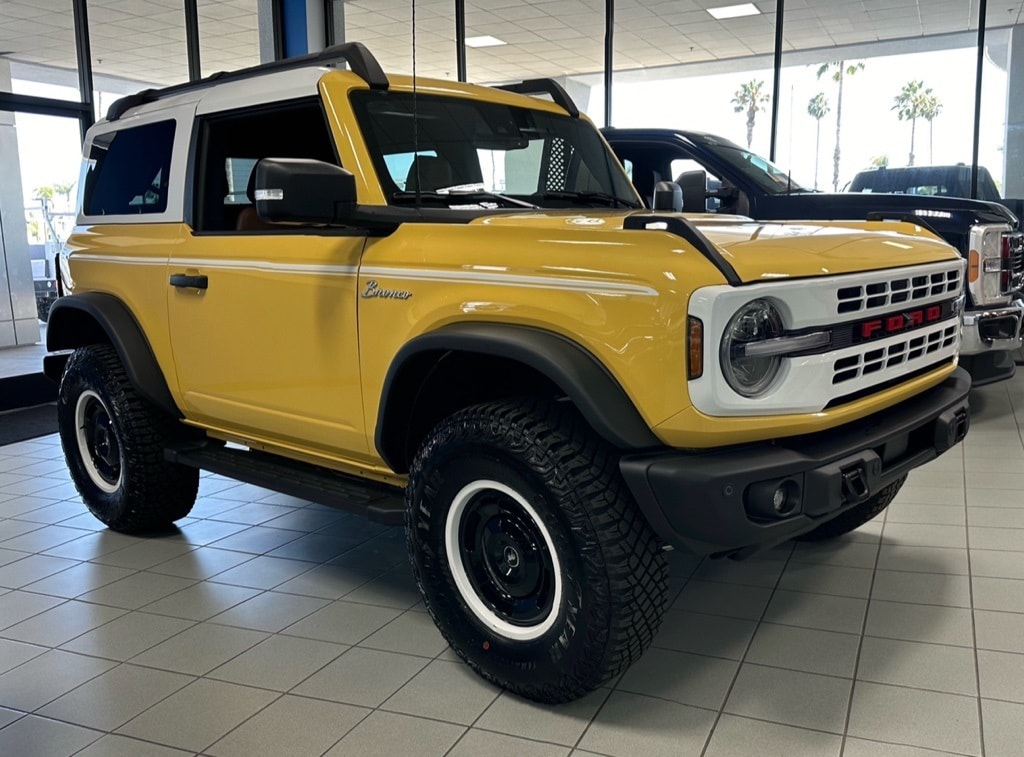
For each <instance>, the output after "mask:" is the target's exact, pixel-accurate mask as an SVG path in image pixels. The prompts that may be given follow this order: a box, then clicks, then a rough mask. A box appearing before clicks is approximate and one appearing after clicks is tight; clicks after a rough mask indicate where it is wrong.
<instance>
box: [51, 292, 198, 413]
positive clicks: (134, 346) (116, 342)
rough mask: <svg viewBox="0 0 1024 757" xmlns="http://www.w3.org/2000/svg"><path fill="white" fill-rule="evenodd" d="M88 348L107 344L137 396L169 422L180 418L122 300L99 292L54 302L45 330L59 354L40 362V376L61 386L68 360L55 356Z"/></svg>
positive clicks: (145, 343)
mask: <svg viewBox="0 0 1024 757" xmlns="http://www.w3.org/2000/svg"><path fill="white" fill-rule="evenodd" d="M90 344H109V345H111V346H112V347H113V348H114V349H115V350H116V351H117V356H118V358H119V359H120V360H121V364H122V365H123V366H124V369H125V373H127V374H128V380H129V381H130V382H131V384H132V386H133V387H135V389H136V391H138V392H139V394H141V395H142V396H143V397H145V398H146V399H147V400H149V401H150V402H152V403H153V404H154V405H156V406H157V407H159V408H161V409H162V410H164V411H165V412H167V413H168V414H170V415H171V416H172V417H174V418H181V417H183V416H182V413H181V411H180V410H179V409H178V406H177V404H175V402H174V398H173V397H172V396H171V392H170V389H168V387H167V382H166V380H165V379H164V375H163V372H162V371H161V370H160V365H159V364H158V363H157V361H156V356H155V355H154V354H153V350H152V348H151V347H150V346H149V341H148V340H147V339H146V336H145V334H144V333H143V331H142V327H141V326H139V323H138V321H137V320H136V319H135V316H133V315H132V313H131V311H130V310H129V309H128V307H127V306H126V305H125V304H124V303H123V302H121V300H119V299H118V298H117V297H114V296H113V295H110V294H104V293H102V292H85V293H83V294H74V295H68V296H65V297H61V298H59V299H58V300H57V301H56V302H54V303H53V307H52V308H51V309H50V320H49V322H48V323H47V328H46V349H47V351H48V352H50V353H55V352H56V353H58V354H49V355H47V356H46V357H45V358H44V359H43V373H45V374H46V377H47V378H49V379H50V380H51V381H53V382H55V383H60V379H61V376H62V375H63V374H64V368H65V366H66V365H67V361H68V358H69V355H68V354H67V353H60V352H59V351H61V350H73V349H77V348H78V347H85V346H87V345H90Z"/></svg>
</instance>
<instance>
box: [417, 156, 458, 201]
mask: <svg viewBox="0 0 1024 757" xmlns="http://www.w3.org/2000/svg"><path fill="white" fill-rule="evenodd" d="M451 185H452V167H451V164H450V163H449V162H448V161H447V160H445V159H444V158H438V157H435V156H433V155H417V156H416V157H415V158H413V160H412V165H411V166H409V175H408V176H406V178H405V191H406V192H415V191H417V190H419V191H421V192H434V191H436V190H438V189H441V188H442V187H450V186H451Z"/></svg>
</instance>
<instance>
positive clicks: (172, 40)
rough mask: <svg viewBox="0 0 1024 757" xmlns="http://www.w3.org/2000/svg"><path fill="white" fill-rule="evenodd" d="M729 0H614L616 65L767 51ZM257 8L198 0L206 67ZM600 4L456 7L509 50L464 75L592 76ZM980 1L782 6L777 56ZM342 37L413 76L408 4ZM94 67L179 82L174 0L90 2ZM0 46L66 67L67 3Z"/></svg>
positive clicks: (30, 11)
mask: <svg viewBox="0 0 1024 757" xmlns="http://www.w3.org/2000/svg"><path fill="white" fill-rule="evenodd" d="M729 1H730V0H646V1H645V0H617V2H616V15H615V18H616V35H615V56H614V62H615V68H616V70H617V71H620V72H625V71H628V70H631V69H636V70H642V69H658V68H661V67H666V66H674V65H679V64H687V63H702V62H709V61H718V60H724V59H731V58H737V57H746V56H751V55H765V54H770V53H771V52H772V50H773V48H774V41H775V14H774V10H775V1H774V0H754V5H755V6H756V7H757V8H758V9H759V10H760V14H759V15H756V16H750V17H744V18H735V19H726V20H721V21H719V20H716V19H714V18H712V17H711V16H710V15H709V14H708V13H707V11H706V8H708V7H714V6H720V5H725V4H728V3H729ZM256 2H257V0H198V12H199V25H200V43H201V47H200V53H201V59H202V62H203V73H204V74H209V73H212V72H213V71H215V70H222V69H230V68H238V67H242V66H247V65H253V64H255V63H257V62H258V60H259V49H258V48H259V41H258V19H257V10H256ZM604 4H605V1H604V0H527V1H526V2H522V1H520V0H466V11H467V13H466V32H467V35H469V36H471V37H472V36H482V35H492V36H494V37H497V38H499V39H501V40H503V41H505V42H506V43H507V44H505V45H501V46H498V47H488V48H470V49H468V50H467V51H466V57H467V62H468V66H469V72H470V78H471V79H473V80H475V81H483V82H499V81H509V80H514V79H523V78H528V77H534V76H559V75H564V74H576V75H582V74H597V73H600V71H601V69H602V66H603V61H604V51H603V41H604ZM978 4H979V0H787V2H786V19H785V24H784V28H783V40H784V45H785V49H786V50H787V51H794V50H803V49H808V48H827V47H831V46H834V45H837V44H843V45H848V44H857V43H870V42H875V41H879V40H887V39H899V38H906V37H919V36H922V35H933V34H943V33H949V32H963V31H967V30H971V29H976V28H977V22H978V18H977V16H978V12H979V9H978ZM338 7H340V8H343V9H344V28H345V33H346V37H347V39H349V40H359V41H362V42H364V43H365V44H367V46H369V47H370V49H371V50H372V51H373V52H374V54H375V55H377V57H378V58H379V59H380V61H381V64H382V65H383V67H384V68H385V70H390V71H396V72H405V73H408V72H411V70H412V65H413V56H412V33H411V19H412V3H411V2H409V0H348V2H345V3H338ZM415 7H416V14H417V28H416V40H417V47H418V50H417V56H416V68H417V72H418V73H419V74H420V75H424V76H435V77H441V78H454V77H455V58H456V56H455V50H454V45H455V24H454V19H453V13H454V3H453V2H452V0H417V2H416V5H415ZM88 9H89V18H90V25H91V35H92V36H91V39H92V48H93V60H94V67H95V71H96V73H97V74H98V75H109V76H117V77H123V78H127V79H134V80H136V81H139V82H140V84H150V83H152V84H171V83H175V82H178V81H182V80H184V79H185V78H186V74H187V64H186V55H185V42H184V12H183V10H182V2H181V0H89V5H88ZM987 22H988V24H989V25H991V26H994V27H995V26H1009V25H1013V24H1018V23H1024V2H1022V0H1007V1H1006V2H1000V3H995V2H990V3H989V4H988V12H987ZM0 52H3V53H5V54H6V57H9V58H11V59H14V60H17V61H22V62H26V63H33V64H43V65H47V66H54V67H57V68H61V69H67V70H69V71H71V72H73V71H74V69H75V47H74V33H73V28H72V12H71V0H0Z"/></svg>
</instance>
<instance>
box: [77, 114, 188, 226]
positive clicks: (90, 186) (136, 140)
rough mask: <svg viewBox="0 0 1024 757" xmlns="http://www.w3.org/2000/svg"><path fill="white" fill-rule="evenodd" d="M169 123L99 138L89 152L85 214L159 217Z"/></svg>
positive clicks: (168, 160) (163, 204)
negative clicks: (153, 215)
mask: <svg viewBox="0 0 1024 757" xmlns="http://www.w3.org/2000/svg"><path fill="white" fill-rule="evenodd" d="M173 143H174V121H158V122H157V123H152V124H146V125H145V126H135V127H133V128H130V129H121V130H119V131H114V132H108V133H107V134H101V135H99V136H97V137H96V138H95V139H94V140H93V144H92V149H91V150H90V152H89V156H88V162H89V171H88V173H87V175H86V179H85V193H84V196H83V204H82V210H83V212H84V213H85V214H86V215H90V216H104V215H107V216H109V215H134V214H138V213H162V212H164V211H165V210H166V209H167V194H168V186H167V184H168V174H169V172H170V168H171V146H172V144H173Z"/></svg>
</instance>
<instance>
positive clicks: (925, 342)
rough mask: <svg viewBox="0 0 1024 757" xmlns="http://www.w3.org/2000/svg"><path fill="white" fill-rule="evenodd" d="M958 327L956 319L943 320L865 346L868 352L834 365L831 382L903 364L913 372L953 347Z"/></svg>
mask: <svg viewBox="0 0 1024 757" xmlns="http://www.w3.org/2000/svg"><path fill="white" fill-rule="evenodd" d="M959 328H960V323H959V321H958V320H957V321H953V322H950V321H945V322H943V323H940V324H937V325H936V326H934V327H932V329H931V330H929V331H913V332H910V333H909V334H907V335H906V336H905V337H904V338H902V339H900V340H898V341H888V342H887V343H886V344H885V345H878V346H877V347H875V346H872V345H865V346H866V347H868V349H865V350H864V351H863V352H860V353H858V354H856V355H847V356H846V357H842V358H839V359H838V360H836V361H835V363H833V365H832V383H833V384H841V383H843V382H844V381H851V380H853V379H856V378H860V377H861V376H867V375H869V374H872V373H877V372H879V371H881V370H882V369H884V368H893V367H895V366H898V365H904V364H906V365H907V367H908V368H910V369H911V370H912V369H913V368H914V367H916V366H917V365H918V364H920V365H924V364H926V363H928V362H931V360H925V358H928V357H929V356H930V355H933V354H935V353H936V352H939V351H941V350H943V349H945V348H949V347H952V346H953V345H955V344H956V342H957V332H958V330H959Z"/></svg>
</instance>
